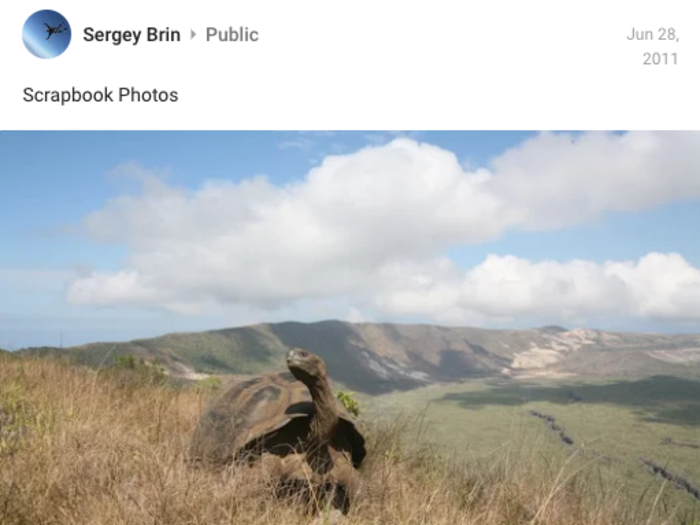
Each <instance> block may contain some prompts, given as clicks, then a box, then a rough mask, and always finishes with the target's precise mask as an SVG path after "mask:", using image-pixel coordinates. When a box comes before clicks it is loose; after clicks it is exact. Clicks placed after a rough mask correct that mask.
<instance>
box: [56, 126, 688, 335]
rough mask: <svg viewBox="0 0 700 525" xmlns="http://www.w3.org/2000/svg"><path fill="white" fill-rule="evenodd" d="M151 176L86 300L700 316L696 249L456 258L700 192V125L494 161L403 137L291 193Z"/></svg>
mask: <svg viewBox="0 0 700 525" xmlns="http://www.w3.org/2000/svg"><path fill="white" fill-rule="evenodd" d="M132 169H133V168H132ZM140 177H141V179H142V180H143V182H144V184H143V189H142V191H141V193H139V194H137V195H123V196H120V197H118V198H115V199H113V200H111V201H109V202H108V203H106V205H105V206H104V207H103V208H101V209H99V210H97V211H95V212H93V213H91V214H90V215H88V216H87V217H85V218H84V220H83V222H82V224H81V228H82V230H83V231H84V232H85V233H86V234H87V235H89V236H90V237H91V238H93V239H95V240H97V241H100V242H108V243H118V244H123V245H126V246H127V247H128V248H129V250H130V257H129V260H128V261H127V263H126V264H125V266H124V267H123V268H122V269H121V270H119V271H114V272H92V273H91V274H90V275H85V276H82V277H80V278H77V279H75V280H74V281H73V282H72V284H71V285H70V287H69V290H68V299H69V302H71V303H73V304H94V305H129V306H157V307H161V308H165V309H169V310H173V311H176V312H181V313H198V312H202V311H207V310H211V309H216V308H221V307H226V306H231V305H246V306H248V307H251V308H256V309H266V310H269V311H272V310H279V309H282V308H288V307H290V305H294V304H296V303H298V302H299V301H301V300H303V301H307V302H308V301H314V300H318V301H328V300H334V299H342V300H343V301H346V302H348V304H350V305H351V306H350V310H349V311H350V312H351V314H350V317H352V318H356V319H360V318H362V317H363V315H364V314H363V313H362V307H361V306H360V305H364V306H365V307H367V306H368V305H371V307H372V308H374V309H376V310H377V311H378V312H379V313H385V314H387V315H389V314H396V315H402V314H406V315H423V316H427V317H430V318H433V319H435V320H438V321H439V320H446V321H450V322H467V321H479V320H481V321H483V320H488V319H497V318H509V317H514V316H532V315H543V316H549V317H552V318H570V317H577V316H586V315H601V314H605V313H610V314H621V315H630V316H641V317H660V318H669V319H675V318H678V319H685V318H687V317H688V316H691V317H693V318H700V308H697V307H698V306H700V305H699V304H698V299H697V298H698V297H700V294H698V293H697V292H698V288H699V287H700V278H699V274H698V269H696V268H693V267H692V266H690V265H689V264H688V262H687V261H685V260H684V259H683V257H682V256H680V255H678V254H648V255H647V256H646V257H643V258H642V259H640V260H639V261H623V262H608V263H604V264H596V263H594V262H591V261H568V262H557V261H528V260H523V259H519V258H517V257H496V256H491V257H489V258H487V259H486V260H485V261H483V263H482V264H480V265H478V266H477V267H475V268H472V269H464V268H460V267H459V266H458V265H457V264H456V263H455V262H454V261H452V260H450V259H448V258H446V257H445V256H444V254H445V252H446V250H448V249H450V248H453V247H458V246H465V245H468V244H473V243H483V242H487V241H489V240H493V239H496V238H498V237H499V236H500V235H501V234H503V233H504V232H507V231H509V230H525V231H531V230H543V229H550V230H551V229H558V228H562V227H566V226H571V225H575V224H581V223H584V222H586V221H590V220H594V219H596V218H599V217H600V216H601V215H602V214H603V213H605V212H608V211H623V212H626V211H637V210H644V209H649V208H653V207H656V206H660V205H663V204H667V203H670V202H674V201H680V200H687V199H697V198H699V197H700V133H668V132H662V133H655V132H630V133H625V134H623V135H614V134H610V133H586V134H582V135H579V136H572V135H568V134H550V133H543V134H540V135H538V136H536V137H535V138H532V139H530V140H528V141H526V142H524V143H522V144H520V145H519V146H518V147H516V148H513V149H511V150H508V151H506V152H504V153H503V154H502V155H500V156H499V157H497V158H495V159H493V161H492V162H491V163H489V165H487V166H485V167H482V168H465V167H464V165H463V164H462V163H460V161H459V159H458V158H457V156H456V155H455V154H454V153H452V152H450V151H447V150H445V149H442V148H439V147H437V146H433V145H430V144H426V143H419V142H417V141H415V140H411V139H408V138H399V139H396V140H393V141H391V142H389V143H388V144H384V145H381V146H375V147H367V148H364V149H362V150H360V151H357V152H354V153H351V154H346V155H335V156H328V157H326V158H325V159H324V160H323V162H322V163H321V164H320V165H319V166H318V167H316V168H314V169H312V170H310V171H309V172H308V173H307V174H306V176H305V177H304V178H303V179H299V180H298V181H297V182H295V183H292V184H288V185H285V186H275V185H273V184H271V183H270V182H269V181H268V180H267V179H265V178H264V177H262V176H253V177H251V178H250V179H248V180H244V181H241V182H232V181H229V180H208V181H206V182H205V183H203V184H202V186H201V187H199V188H197V189H194V190H192V189H187V188H180V187H176V186H173V185H170V184H167V183H166V182H165V181H163V180H161V179H158V178H157V177H155V176H154V177H147V176H145V175H144V173H143V172H140ZM693 309H694V311H693Z"/></svg>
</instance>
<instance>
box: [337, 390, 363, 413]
mask: <svg viewBox="0 0 700 525" xmlns="http://www.w3.org/2000/svg"><path fill="white" fill-rule="evenodd" d="M336 397H337V398H338V399H339V400H340V402H341V403H342V404H343V406H344V407H345V409H346V410H347V411H348V412H350V413H351V414H352V415H354V416H359V415H360V403H358V401H357V399H355V393H354V392H349V391H346V390H339V391H338V393H337V394H336Z"/></svg>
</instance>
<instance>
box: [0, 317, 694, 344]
mask: <svg viewBox="0 0 700 525" xmlns="http://www.w3.org/2000/svg"><path fill="white" fill-rule="evenodd" d="M333 322H337V323H344V324H350V325H399V326H431V327H435V328H449V329H454V328H457V329H459V328H464V329H471V330H485V331H494V332H496V331H527V330H546V329H548V328H556V329H560V330H562V331H564V332H571V331H574V330H592V331H594V332H604V333H626V334H637V335H669V336H674V335H679V336H680V335H695V334H697V335H698V336H700V331H699V332H693V331H691V332H682V331H678V332H663V331H641V330H607V329H602V328H595V327H592V326H574V327H566V326H561V325H552V324H548V325H542V326H531V327H523V328H508V327H479V326H467V325H444V324H437V323H420V322H415V323H410V322H381V321H377V322H374V321H344V320H342V319H320V320H317V321H293V320H287V321H274V322H261V323H251V324H244V325H235V326H234V325H232V326H223V327H218V328H208V329H204V330H182V331H180V330H175V331H170V332H158V333H156V334H154V335H149V336H145V337H130V338H125V339H124V338H113V339H100V340H90V341H83V342H80V343H75V344H64V345H63V346H62V347H61V346H59V345H53V344H31V345H24V346H20V347H17V348H7V347H5V346H2V345H1V344H0V349H4V350H9V351H11V352H14V351H18V350H24V349H29V348H42V347H46V348H72V347H76V346H83V345H91V344H109V343H115V344H119V343H128V342H133V341H141V340H147V339H157V338H159V337H165V336H168V335H178V334H194V333H206V332H220V331H225V330H236V329H241V328H249V327H253V326H260V325H281V324H303V325H314V324H321V323H333Z"/></svg>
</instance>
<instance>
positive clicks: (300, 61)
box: [0, 0, 700, 130]
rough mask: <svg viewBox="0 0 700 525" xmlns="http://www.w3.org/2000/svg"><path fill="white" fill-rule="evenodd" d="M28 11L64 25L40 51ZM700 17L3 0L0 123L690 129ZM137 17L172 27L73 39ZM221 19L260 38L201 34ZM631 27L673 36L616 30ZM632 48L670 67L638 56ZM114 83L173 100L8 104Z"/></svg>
mask: <svg viewBox="0 0 700 525" xmlns="http://www.w3.org/2000/svg"><path fill="white" fill-rule="evenodd" d="M41 9H53V10H56V11H58V12H60V13H61V14H62V15H64V16H65V17H66V18H67V20H68V22H69V24H70V26H71V30H72V40H71V44H70V46H69V48H68V49H67V51H66V52H65V53H64V54H63V55H61V56H60V57H58V58H55V59H51V60H41V59H38V58H36V57H34V56H33V55H31V54H30V53H29V52H28V51H27V50H26V48H25V47H24V44H23V42H22V27H23V25H24V22H25V20H26V19H27V17H29V16H30V15H31V14H32V13H34V12H35V11H37V10H41ZM699 15H700V3H699V2H695V1H691V0H663V1H661V0H656V1H653V2H650V1H639V0H632V1H629V0H624V1H622V0H602V1H601V0H586V1H573V0H568V1H562V0H554V1H551V0H547V1H544V0H527V1H523V0H489V1H484V0H482V1H478V2H476V1H457V0H430V1H428V0H425V1H422V2H417V1H407V0H402V1H395V0H353V1H352V2H350V1H345V2H340V1H329V0H294V1H293V0H261V1H257V0H256V1H252V0H249V1H236V2H226V3H224V2H218V1H217V2H213V1H198V2H187V3H185V2H163V1H152V0H148V1H146V0H140V1H138V2H137V1H133V0H122V1H120V2H118V3H102V2H94V1H86V0H70V1H65V0H56V1H53V2H49V3H46V2H45V1H43V0H42V1H41V2H37V1H23V2H4V3H3V6H2V7H1V8H0V19H1V20H2V26H1V31H0V57H1V60H2V73H1V76H2V82H1V83H0V128H1V129H31V130H34V129H49V130H50V129H105V130H108V129H246V130H255V129H280V130H283V129H293V130H295V129H483V130H490V129H537V130H539V129H552V130H555V129H610V130H612V129H659V130H662V129H699V128H700V104H698V93H700V45H699V36H698V33H699V31H700V16H699ZM148 26H154V27H158V28H159V29H165V28H166V27H169V28H170V29H177V30H179V31H180V32H181V35H182V41H181V42H179V43H177V42H176V43H157V42H156V43H154V42H145V41H144V40H145V36H143V35H142V37H141V42H140V43H139V45H137V46H133V45H131V43H123V44H122V45H120V46H115V45H113V44H111V43H108V42H101V43H100V42H92V43H89V42H85V41H84V40H83V30H84V28H85V27H93V28H94V29H96V30H98V29H99V30H117V29H118V30H129V29H130V30H141V31H144V33H145V30H146V28H147V27H148ZM229 26H232V27H234V28H238V27H239V26H247V27H248V28H249V29H251V30H253V29H254V30H257V31H258V32H259V34H260V40H259V41H258V42H255V43H251V42H247V43H227V42H218V41H212V42H207V41H206V28H207V27H216V28H218V29H221V30H227V29H228V27H229ZM633 27H634V28H635V29H638V30H652V31H653V32H654V35H655V37H656V36H658V30H659V28H662V27H665V28H668V27H673V28H674V29H675V32H676V34H677V35H678V37H679V41H678V42H662V41H658V40H655V41H650V42H640V41H632V42H630V41H627V40H626V38H627V35H629V34H630V33H631V31H632V28H633ZM190 29H192V30H194V31H195V32H196V33H197V36H196V37H195V38H194V39H193V40H190ZM646 51H648V52H658V53H669V54H670V53H674V52H675V53H677V57H678V65H665V66H664V65H657V66H653V65H651V66H649V65H647V66H645V65H643V54H644V52H646ZM131 86H133V87H135V88H137V89H139V90H152V89H154V88H155V89H159V90H165V91H172V90H176V91H178V93H179V101H178V102H176V103H163V102H158V103H156V102H151V103H127V102H122V103H117V102H114V103H107V104H104V103H103V104H99V103H77V104H75V103H72V104H71V103H69V104H67V105H65V106H61V105H60V104H56V103H37V102H32V103H27V102H23V90H24V88H26V87H32V88H34V89H37V90H45V89H48V90H64V89H71V88H72V87H76V88H77V89H79V90H86V89H100V88H104V87H109V88H110V89H114V90H115V92H116V91H117V90H118V88H120V87H131Z"/></svg>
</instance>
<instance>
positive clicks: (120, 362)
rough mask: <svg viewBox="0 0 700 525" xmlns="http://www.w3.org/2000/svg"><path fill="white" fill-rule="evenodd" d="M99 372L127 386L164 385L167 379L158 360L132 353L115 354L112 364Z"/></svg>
mask: <svg viewBox="0 0 700 525" xmlns="http://www.w3.org/2000/svg"><path fill="white" fill-rule="evenodd" d="M101 372H102V373H105V374H108V375H111V376H112V377H114V378H116V379H117V380H118V381H120V382H121V383H122V384H124V385H127V386H133V385H165V384H166V383H167V381H168V374H167V373H166V371H165V368H164V367H163V366H162V365H161V364H160V363H158V360H156V359H152V360H146V359H143V358H139V357H136V356H134V355H132V354H124V355H118V356H116V357H115V358H114V361H113V362H112V365H111V366H109V367H107V368H106V369H104V370H102V371H101Z"/></svg>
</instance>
